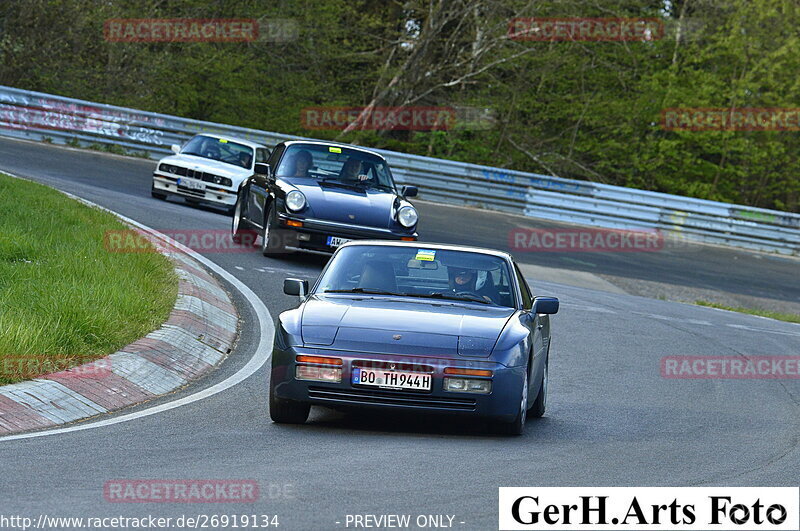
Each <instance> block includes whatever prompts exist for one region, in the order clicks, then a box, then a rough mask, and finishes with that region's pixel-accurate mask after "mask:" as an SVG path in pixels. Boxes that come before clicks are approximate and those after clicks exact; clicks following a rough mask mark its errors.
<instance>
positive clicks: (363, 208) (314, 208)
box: [290, 181, 397, 228]
mask: <svg viewBox="0 0 800 531" xmlns="http://www.w3.org/2000/svg"><path fill="white" fill-rule="evenodd" d="M290 185H291V186H292V187H294V188H296V189H298V190H300V191H301V192H303V195H305V196H306V200H307V201H308V210H307V211H306V215H307V216H308V217H310V218H316V219H324V220H327V221H337V222H341V223H348V224H352V225H362V226H367V227H380V228H389V227H390V226H391V225H392V223H393V220H392V207H393V204H394V201H395V199H396V198H397V196H396V195H395V194H394V193H391V192H387V191H385V190H377V189H364V188H361V187H358V188H356V187H352V188H351V187H345V186H339V185H336V184H331V183H324V182H316V181H313V182H312V181H307V182H297V181H293V182H291V183H290Z"/></svg>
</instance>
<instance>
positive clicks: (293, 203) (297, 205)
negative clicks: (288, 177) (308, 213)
mask: <svg viewBox="0 0 800 531" xmlns="http://www.w3.org/2000/svg"><path fill="white" fill-rule="evenodd" d="M304 206H306V196H304V195H303V192H299V191H297V190H292V191H291V192H289V193H288V194H286V207H287V208H288V209H289V210H294V211H295V212H297V211H298V210H301V209H302V208H303V207H304Z"/></svg>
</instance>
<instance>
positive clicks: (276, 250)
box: [261, 203, 286, 256]
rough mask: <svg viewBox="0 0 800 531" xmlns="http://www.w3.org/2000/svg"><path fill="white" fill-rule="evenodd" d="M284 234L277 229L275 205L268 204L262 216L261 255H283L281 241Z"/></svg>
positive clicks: (283, 247) (283, 249)
mask: <svg viewBox="0 0 800 531" xmlns="http://www.w3.org/2000/svg"><path fill="white" fill-rule="evenodd" d="M284 232H285V231H281V230H280V229H279V228H278V212H277V210H275V204H274V203H270V205H269V208H267V213H266V215H265V216H264V229H263V230H262V231H261V254H263V255H264V256H274V255H276V254H285V253H286V247H285V246H284V245H283V241H282V240H283V236H284V234H283V233H284Z"/></svg>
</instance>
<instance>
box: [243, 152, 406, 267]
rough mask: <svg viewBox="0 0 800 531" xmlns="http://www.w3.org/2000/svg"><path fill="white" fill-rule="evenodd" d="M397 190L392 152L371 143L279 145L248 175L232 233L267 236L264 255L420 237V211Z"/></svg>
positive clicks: (263, 238)
mask: <svg viewBox="0 0 800 531" xmlns="http://www.w3.org/2000/svg"><path fill="white" fill-rule="evenodd" d="M416 195H417V188H416V187H415V186H403V187H402V188H401V189H399V190H398V188H397V186H396V185H395V183H394V179H393V178H392V173H391V171H390V170H389V164H388V163H387V162H386V159H384V158H383V157H381V156H380V155H378V154H377V153H374V152H372V151H368V150H366V149H361V148H357V147H353V146H348V145H344V144H336V143H329V142H315V141H287V142H282V143H280V144H278V145H277V146H275V149H273V151H272V154H271V156H270V158H269V160H268V161H267V163H266V164H256V165H255V174H254V175H253V176H252V177H250V178H249V179H246V180H245V181H244V182H242V185H241V186H240V188H239V193H238V197H237V200H236V206H235V209H234V214H233V224H232V232H233V238H234V240H236V241H241V240H242V238H243V236H244V234H245V233H247V232H248V231H256V232H257V233H258V234H259V235H260V236H261V250H262V252H263V253H264V254H265V255H274V254H282V253H287V252H295V251H302V252H311V253H322V254H330V253H332V252H333V251H335V250H336V248H338V247H339V246H340V245H342V244H343V243H346V242H348V241H351V240H364V239H382V240H405V241H415V240H416V239H417V232H416V228H417V220H418V215H417V211H416V209H415V208H414V206H413V205H412V204H411V203H410V202H409V201H408V200H407V198H408V197H414V196H416Z"/></svg>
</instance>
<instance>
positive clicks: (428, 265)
mask: <svg viewBox="0 0 800 531" xmlns="http://www.w3.org/2000/svg"><path fill="white" fill-rule="evenodd" d="M406 267H408V268H409V269H425V270H429V271H436V270H437V269H439V262H437V261H435V260H414V259H413V258H412V259H411V260H409V261H408V264H407V265H406Z"/></svg>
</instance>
